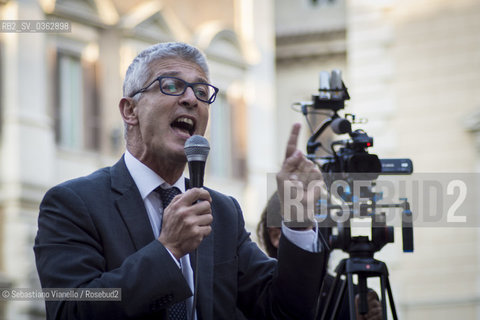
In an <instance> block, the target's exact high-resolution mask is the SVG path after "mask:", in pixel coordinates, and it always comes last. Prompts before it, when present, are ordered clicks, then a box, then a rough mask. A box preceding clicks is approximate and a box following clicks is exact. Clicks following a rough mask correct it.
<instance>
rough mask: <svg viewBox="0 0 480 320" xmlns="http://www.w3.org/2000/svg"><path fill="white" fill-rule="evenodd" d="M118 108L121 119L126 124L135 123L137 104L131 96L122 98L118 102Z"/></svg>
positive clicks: (136, 119)
mask: <svg viewBox="0 0 480 320" xmlns="http://www.w3.org/2000/svg"><path fill="white" fill-rule="evenodd" d="M118 108H119V109H120V114H121V115H122V118H123V121H124V122H125V123H126V124H128V125H137V124H138V117H137V110H136V109H137V104H136V102H135V100H133V99H132V98H125V97H124V98H122V99H121V100H120V102H119V103H118Z"/></svg>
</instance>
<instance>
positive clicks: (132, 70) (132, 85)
mask: <svg viewBox="0 0 480 320" xmlns="http://www.w3.org/2000/svg"><path fill="white" fill-rule="evenodd" d="M166 58H180V59H183V60H186V61H190V62H193V63H195V64H197V65H198V66H199V67H200V68H202V70H203V71H204V72H205V75H206V76H207V78H208V77H209V74H208V64H207V59H206V58H205V56H204V54H203V53H202V52H201V51H200V50H199V49H197V48H195V47H193V46H191V45H189V44H186V43H182V42H162V43H157V44H155V45H153V46H150V47H148V48H146V49H145V50H143V51H142V52H140V53H139V54H138V56H137V57H136V58H135V59H133V61H132V63H131V64H130V66H129V67H128V69H127V73H126V74H125V80H124V81H123V96H124V97H129V96H131V95H132V94H133V93H135V91H137V90H140V89H141V88H142V87H143V86H144V85H145V83H146V82H147V81H148V79H149V78H150V77H151V71H150V68H149V65H150V63H151V62H152V61H154V60H158V59H166ZM135 98H138V97H135Z"/></svg>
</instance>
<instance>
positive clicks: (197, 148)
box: [184, 135, 210, 162]
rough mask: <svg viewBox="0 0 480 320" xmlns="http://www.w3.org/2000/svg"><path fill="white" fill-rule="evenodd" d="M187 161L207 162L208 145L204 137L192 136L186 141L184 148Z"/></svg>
mask: <svg viewBox="0 0 480 320" xmlns="http://www.w3.org/2000/svg"><path fill="white" fill-rule="evenodd" d="M184 150H185V155H186V156H187V161H188V162H190V161H203V162H205V161H207V156H208V152H209V151H210V144H209V143H208V140H207V139H205V137H202V136H200V135H193V136H191V137H190V138H188V139H187V141H186V142H185V146H184Z"/></svg>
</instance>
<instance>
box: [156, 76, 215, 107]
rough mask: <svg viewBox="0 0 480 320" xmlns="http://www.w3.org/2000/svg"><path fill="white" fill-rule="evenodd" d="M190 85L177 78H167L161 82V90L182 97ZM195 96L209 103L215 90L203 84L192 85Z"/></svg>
mask: <svg viewBox="0 0 480 320" xmlns="http://www.w3.org/2000/svg"><path fill="white" fill-rule="evenodd" d="M187 86H188V84H187V83H186V82H185V81H183V80H181V79H177V78H170V77H165V78H161V80H160V90H161V91H162V92H163V93H164V94H173V95H181V94H183V93H184V92H185V90H186V89H187ZM191 87H192V89H193V92H194V94H195V96H196V97H197V98H198V99H200V100H203V101H208V100H209V99H210V98H211V96H212V95H213V93H214V90H213V88H210V86H209V85H207V84H203V83H195V84H192V85H191Z"/></svg>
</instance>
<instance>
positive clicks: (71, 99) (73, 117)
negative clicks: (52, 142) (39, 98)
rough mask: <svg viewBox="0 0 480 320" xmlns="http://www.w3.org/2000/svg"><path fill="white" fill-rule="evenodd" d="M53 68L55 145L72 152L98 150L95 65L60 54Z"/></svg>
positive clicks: (98, 122)
mask: <svg viewBox="0 0 480 320" xmlns="http://www.w3.org/2000/svg"><path fill="white" fill-rule="evenodd" d="M56 65H57V83H56V90H57V94H56V96H57V97H56V98H57V99H56V101H57V103H56V108H55V136H56V142H57V144H58V145H60V146H62V147H65V148H68V149H73V150H81V149H87V150H98V149H99V146H100V143H99V127H100V126H99V124H100V119H99V107H98V94H97V92H98V90H97V85H96V84H97V82H96V68H95V64H94V63H87V62H82V61H81V58H80V56H77V55H74V54H70V53H64V52H61V51H60V52H58V54H57V62H56Z"/></svg>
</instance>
